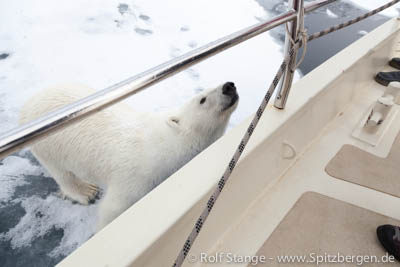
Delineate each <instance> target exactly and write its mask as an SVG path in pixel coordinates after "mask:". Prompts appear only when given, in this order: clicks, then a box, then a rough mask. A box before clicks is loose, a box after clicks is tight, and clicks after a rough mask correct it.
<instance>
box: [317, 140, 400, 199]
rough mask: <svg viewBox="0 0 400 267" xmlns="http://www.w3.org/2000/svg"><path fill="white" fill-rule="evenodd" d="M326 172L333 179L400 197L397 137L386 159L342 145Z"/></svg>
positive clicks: (399, 156)
mask: <svg viewBox="0 0 400 267" xmlns="http://www.w3.org/2000/svg"><path fill="white" fill-rule="evenodd" d="M325 170H326V172H327V173H328V174H329V175H330V176H332V177H335V178H338V179H342V180H345V181H348V182H351V183H355V184H358V185H362V186H365V187H368V188H371V189H374V190H378V191H381V192H383V193H387V194H390V195H393V196H396V197H400V134H398V135H397V137H396V139H395V141H394V143H393V146H392V149H391V151H390V153H389V155H388V156H387V158H380V157H377V156H375V155H373V154H370V153H368V152H366V151H364V150H361V149H359V148H357V147H355V146H352V145H344V146H343V147H342V148H341V149H340V150H339V152H338V153H337V154H336V155H335V157H334V158H333V159H332V160H331V161H330V162H329V163H328V165H327V166H326V168H325Z"/></svg>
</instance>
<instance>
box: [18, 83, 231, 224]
mask: <svg viewBox="0 0 400 267" xmlns="http://www.w3.org/2000/svg"><path fill="white" fill-rule="evenodd" d="M93 92H94V91H93V90H92V89H90V88H87V87H85V86H81V85H69V86H68V85H64V86H59V87H55V88H51V89H47V90H44V91H43V92H41V93H39V94H37V95H35V96H34V97H33V98H32V99H31V100H29V101H28V102H27V103H26V104H25V106H24V107H23V108H22V110H21V116H20V122H21V123H26V122H28V121H30V120H33V119H35V118H37V117H39V116H40V115H44V114H46V113H48V112H50V111H53V110H56V109H58V108H61V107H63V106H65V105H67V104H70V103H71V102H74V101H76V100H78V99H81V98H83V97H85V96H88V95H90V94H92V93H93ZM238 99H239V97H238V94H237V91H236V87H235V85H234V83H232V82H227V83H225V84H223V85H220V86H218V87H216V88H214V89H210V90H207V91H204V92H203V93H200V94H199V95H197V96H195V97H194V98H193V99H191V100H190V101H188V102H187V103H186V104H184V105H183V106H182V107H180V108H177V109H174V110H170V111H167V112H159V113H156V112H136V111H134V110H133V109H132V108H131V107H130V106H129V105H127V104H125V103H118V104H116V105H114V106H111V107H109V108H107V109H104V110H102V111H100V112H98V113H96V114H93V115H91V116H89V117H86V118H84V119H82V120H80V121H77V122H74V123H71V124H70V125H69V126H67V127H65V128H63V129H60V130H59V131H56V132H54V133H52V134H51V135H49V136H48V137H46V138H44V139H42V140H40V141H37V142H36V143H34V144H33V145H32V147H31V150H32V152H33V154H34V155H35V157H36V158H37V159H38V160H39V161H40V162H41V164H42V165H43V166H44V167H45V168H46V169H47V170H48V171H49V173H50V174H51V176H52V177H53V178H54V179H55V181H56V182H57V184H58V185H59V187H60V191H61V193H62V194H63V196H66V197H68V198H70V199H72V200H75V201H77V202H79V203H81V204H84V205H87V204H88V203H89V202H90V201H91V200H93V199H94V198H95V197H96V195H97V194H98V192H99V188H103V189H104V190H105V192H104V195H103V197H102V199H101V200H100V205H99V216H98V222H97V231H98V230H100V229H102V228H103V227H104V226H105V225H107V224H108V223H109V222H111V221H112V220H113V219H114V218H115V217H117V216H118V215H119V214H121V213H122V212H123V211H124V210H126V209H127V208H128V207H130V206H131V205H132V204H133V203H135V202H136V201H137V200H139V199H140V198H141V197H143V196H144V195H145V194H146V193H148V192H149V191H151V190H152V189H153V188H154V187H155V186H157V185H158V184H160V183H161V182H162V181H164V180H165V179H166V178H167V177H168V176H170V175H171V174H172V173H174V172H175V171H176V170H178V169H179V168H180V167H182V166H183V165H184V164H186V163H187V162H188V161H189V160H191V159H192V158H193V157H194V156H196V155H197V154H198V153H199V152H201V151H202V150H203V149H205V148H206V147H208V146H209V145H210V144H211V143H213V142H214V141H215V140H216V139H218V138H219V137H220V136H221V135H222V134H223V133H224V131H225V129H226V126H227V124H228V120H229V118H230V115H231V114H232V112H233V111H234V110H235V108H236V106H237V104H238Z"/></svg>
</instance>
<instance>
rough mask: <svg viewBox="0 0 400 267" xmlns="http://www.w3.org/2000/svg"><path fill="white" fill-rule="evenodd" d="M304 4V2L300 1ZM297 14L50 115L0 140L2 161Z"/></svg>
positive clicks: (195, 52) (322, 2) (319, 3)
mask: <svg viewBox="0 0 400 267" xmlns="http://www.w3.org/2000/svg"><path fill="white" fill-rule="evenodd" d="M334 1H336V0H318V1H314V2H312V3H310V4H308V5H307V6H305V8H304V12H305V13H308V12H311V11H313V10H315V9H317V8H320V7H322V6H324V5H327V4H329V3H332V2H334ZM301 2H302V1H301ZM297 16H298V12H297V11H296V10H290V11H288V12H285V13H283V14H282V15H279V16H277V17H275V18H273V19H271V20H269V21H267V22H261V23H258V24H255V25H253V26H250V27H248V28H245V29H243V30H240V31H238V32H236V33H233V34H231V35H228V36H226V37H223V38H221V39H218V40H216V41H214V42H211V43H209V44H206V45H204V46H202V47H200V48H198V49H195V50H193V51H191V52H189V53H186V54H184V55H182V56H180V57H177V58H175V59H173V60H170V61H168V62H165V63H163V64H161V65H159V66H156V67H154V68H152V69H150V70H147V71H145V72H143V73H140V74H138V75H135V76H133V77H130V78H128V79H126V80H124V81H122V82H119V83H117V84H115V85H112V86H110V87H108V88H106V89H103V90H101V91H98V92H96V93H95V94H93V95H90V96H88V97H85V98H83V99H81V100H79V101H76V102H74V103H72V104H69V105H67V106H65V107H63V108H61V109H58V110H56V111H54V112H51V113H48V114H46V115H44V116H42V117H40V118H38V119H36V120H34V121H32V122H29V123H27V124H24V125H22V126H20V127H17V128H15V129H13V130H11V131H9V132H7V133H5V134H3V135H1V136H0V159H1V158H3V157H6V156H7V155H9V154H11V153H13V152H15V151H16V150H18V149H20V148H22V147H23V146H26V145H28V144H30V143H32V142H33V141H37V140H38V139H39V138H43V137H45V136H46V135H47V134H49V133H51V132H52V131H54V130H56V129H60V128H62V127H65V126H67V125H68V123H70V122H73V121H77V120H80V119H82V118H84V117H86V116H88V115H90V114H92V113H94V112H97V111H99V110H101V109H104V108H106V107H108V106H110V105H112V104H115V103H116V102H118V101H121V100H123V99H124V98H126V97H128V96H131V95H133V94H136V93H138V92H140V91H141V90H143V89H145V88H147V87H149V86H151V85H153V84H155V83H157V82H160V81H162V80H164V79H166V78H168V77H170V76H172V75H174V74H176V73H178V72H180V71H182V70H185V69H187V68H189V67H190V66H192V65H194V64H197V63H199V62H201V61H203V60H205V59H207V58H209V57H211V56H213V55H216V54H218V53H221V52H222V51H224V50H226V49H228V48H230V47H233V46H236V45H238V44H240V43H242V42H244V41H246V40H248V39H250V38H253V37H255V36H257V35H259V34H261V33H264V32H266V31H268V30H271V29H273V28H275V27H277V26H279V25H281V24H284V23H286V22H289V21H293V20H296V19H297Z"/></svg>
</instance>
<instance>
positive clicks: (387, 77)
mask: <svg viewBox="0 0 400 267" xmlns="http://www.w3.org/2000/svg"><path fill="white" fill-rule="evenodd" d="M375 81H376V82H377V83H379V84H382V85H384V86H388V85H389V83H391V82H400V71H391V72H379V73H378V74H377V75H376V76H375Z"/></svg>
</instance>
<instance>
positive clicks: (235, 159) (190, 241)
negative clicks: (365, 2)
mask: <svg viewBox="0 0 400 267" xmlns="http://www.w3.org/2000/svg"><path fill="white" fill-rule="evenodd" d="M399 1H400V0H393V1H391V2H389V3H387V4H386V5H383V6H381V7H379V8H377V9H374V10H372V11H371V12H368V13H366V14H364V15H362V16H359V17H357V18H355V19H352V20H349V21H347V22H344V23H341V24H338V25H336V26H332V27H330V28H328V29H326V30H323V31H320V32H317V33H314V34H313V35H310V36H309V37H308V38H307V39H304V40H307V41H312V40H314V39H317V38H319V37H322V36H324V35H327V34H329V33H331V32H334V31H337V30H339V29H342V28H344V27H347V26H350V25H352V24H354V23H357V22H359V21H361V20H363V19H365V18H368V17H370V16H372V15H375V14H376V13H378V12H381V11H382V10H384V9H386V8H388V7H391V6H392V5H394V4H396V3H398V2H399ZM302 43H303V41H302V40H301V39H298V40H297V41H296V42H295V44H294V46H293V47H292V48H291V50H290V51H289V53H288V54H287V55H286V57H285V59H284V60H283V62H282V64H281V66H280V67H279V70H278V72H277V73H276V75H275V78H274V79H273V81H272V83H271V85H270V87H269V88H268V91H267V93H266V94H265V96H264V98H263V100H262V102H261V104H260V107H259V108H258V110H257V112H256V114H255V115H254V118H253V120H252V121H251V123H250V125H249V127H248V128H247V131H246V133H245V134H244V136H243V138H242V140H241V141H240V144H239V146H238V148H237V149H236V151H235V153H234V155H233V157H232V159H231V161H230V162H229V164H228V166H227V167H226V169H225V172H224V174H223V175H222V177H221V179H220V180H219V181H218V184H217V186H216V188H215V190H214V192H213V193H212V195H211V197H210V198H209V199H208V201H207V206H206V207H205V208H204V210H203V212H202V213H201V215H200V217H199V218H198V219H197V221H196V223H195V225H194V227H193V229H192V232H191V233H190V234H189V236H188V238H187V239H186V241H185V243H184V245H183V248H182V249H181V251H180V252H179V255H178V257H177V258H176V260H175V263H174V264H173V267H180V266H182V263H183V261H184V260H185V258H186V256H187V255H188V253H189V251H190V248H191V247H192V245H193V243H194V241H195V240H196V238H197V236H198V234H199V233H200V230H201V228H202V226H203V225H204V223H205V221H206V220H207V217H208V215H209V214H210V212H211V210H212V208H213V206H214V204H215V202H216V201H217V199H218V197H219V195H220V193H221V192H222V189H223V188H224V186H225V184H226V182H227V181H228V179H229V177H230V175H231V174H232V171H233V170H234V168H235V166H236V163H237V162H238V160H239V158H240V156H241V155H242V152H243V150H244V149H245V147H246V145H247V143H248V141H249V139H250V137H251V135H252V134H253V132H254V129H255V128H256V127H257V124H258V122H259V121H260V118H261V116H262V114H263V112H264V110H265V108H266V107H267V104H268V102H269V100H270V99H271V96H272V94H273V93H274V91H275V88H276V86H277V85H278V83H279V80H280V79H281V77H282V75H283V73H284V71H285V70H286V67H288V64H289V62H291V61H292V58H293V55H294V51H296V50H297V49H298V48H299V47H300V46H301V45H302ZM289 67H291V66H289Z"/></svg>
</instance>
